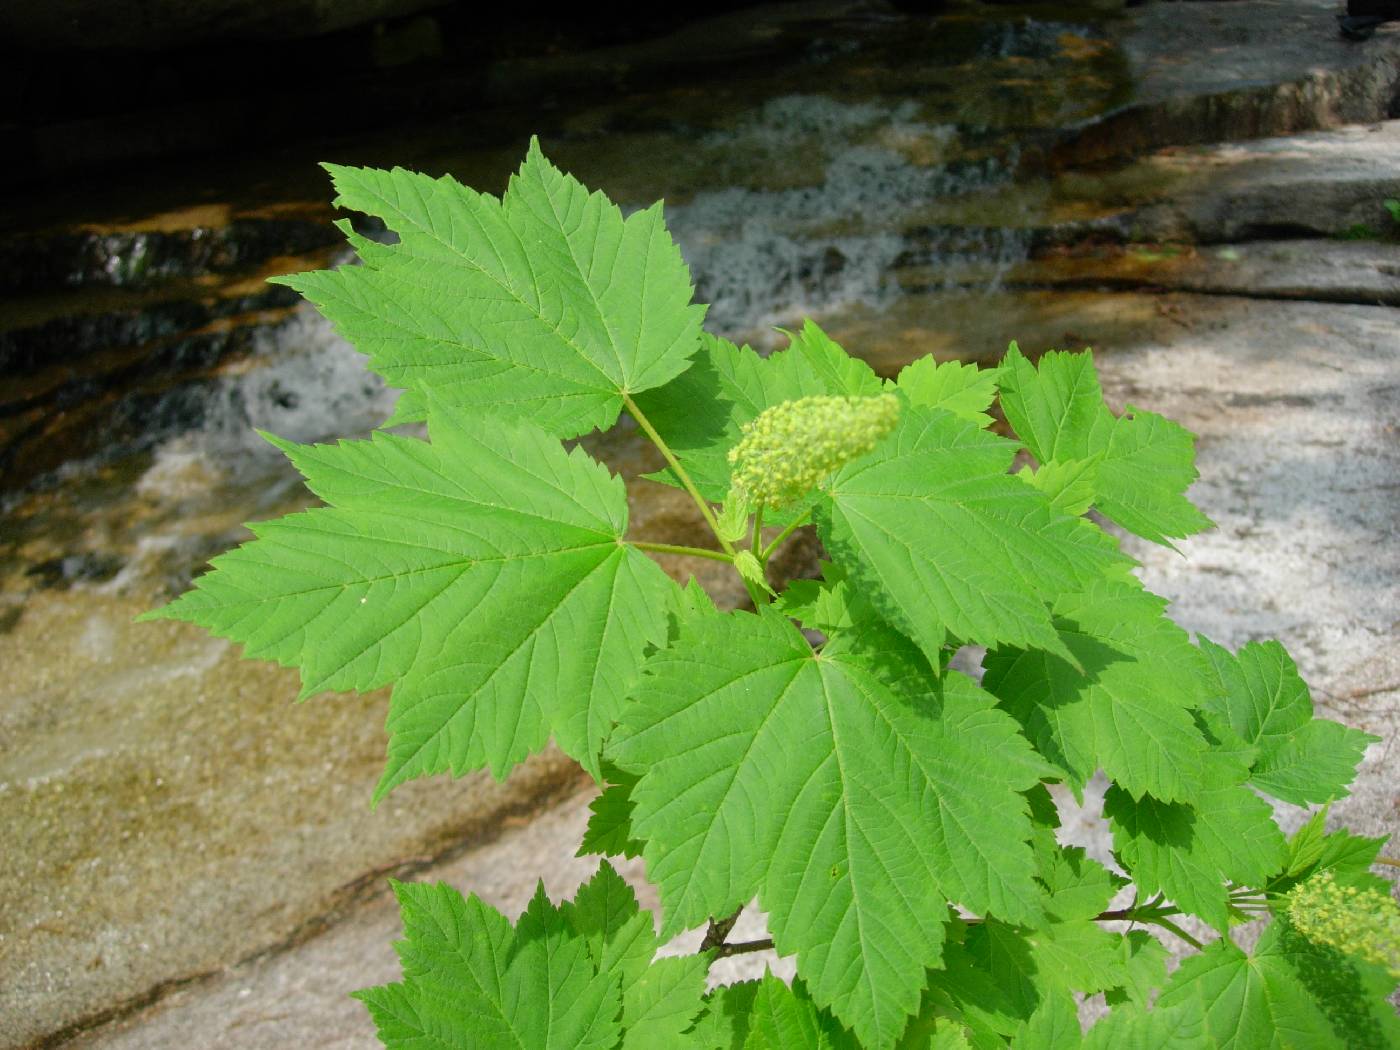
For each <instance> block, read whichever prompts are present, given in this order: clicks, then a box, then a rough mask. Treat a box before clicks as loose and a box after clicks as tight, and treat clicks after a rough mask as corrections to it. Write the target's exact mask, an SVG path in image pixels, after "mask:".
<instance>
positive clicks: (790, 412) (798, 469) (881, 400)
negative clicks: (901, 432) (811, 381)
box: [729, 394, 899, 507]
mask: <svg viewBox="0 0 1400 1050" xmlns="http://www.w3.org/2000/svg"><path fill="white" fill-rule="evenodd" d="M898 421H899V398H897V397H895V396H894V395H893V394H879V395H877V396H875V397H828V396H818V397H804V398H799V399H798V400H796V401H784V402H783V403H782V404H780V405H774V406H773V407H772V408H770V409H767V410H765V411H764V412H761V413H760V414H759V415H758V417H757V418H755V419H753V420H751V421H750V422H748V423H745V424H744V426H743V435H744V436H743V440H741V441H740V442H739V444H737V445H735V446H734V447H733V448H732V449H730V450H729V462H730V463H732V464H734V477H733V491H734V493H735V494H736V495H737V496H738V497H739V498H741V499H745V500H747V501H748V502H749V503H751V504H753V505H755V506H758V505H760V504H761V505H764V506H767V507H780V506H782V505H783V504H785V503H792V502H794V501H795V500H798V499H800V498H801V497H802V496H803V495H804V494H806V493H807V492H809V491H811V490H812V489H814V488H816V486H817V485H818V484H819V483H820V482H821V480H822V479H823V478H825V477H826V476H827V475H829V474H831V473H833V472H834V471H836V470H839V469H840V468H841V467H842V466H844V465H845V464H846V463H849V462H850V461H851V460H853V459H856V458H857V457H859V456H863V455H865V454H866V453H867V452H870V451H872V450H873V449H874V448H875V446H876V445H877V444H878V443H879V442H880V440H881V439H882V438H883V437H885V435H887V434H888V433H889V432H890V431H891V430H893V429H894V426H895V424H896V423H897V422H898Z"/></svg>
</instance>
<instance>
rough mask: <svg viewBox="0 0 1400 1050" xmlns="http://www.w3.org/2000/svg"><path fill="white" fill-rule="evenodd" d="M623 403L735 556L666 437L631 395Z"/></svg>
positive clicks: (623, 397)
mask: <svg viewBox="0 0 1400 1050" xmlns="http://www.w3.org/2000/svg"><path fill="white" fill-rule="evenodd" d="M622 403H623V404H624V405H626V406H627V411H628V412H630V413H631V414H632V418H633V419H635V420H636V421H637V426H639V427H641V428H642V430H643V432H645V434H646V436H647V437H649V438H650V439H651V443H652V444H653V445H655V446H656V447H657V450H658V451H660V453H661V456H662V458H663V459H665V460H666V465H667V466H668V467H670V468H671V472H672V473H673V474H675V475H676V480H677V481H679V482H680V483H681V487H682V488H684V489H685V491H686V492H688V493H689V494H690V498H691V499H692V500H694V501H695V505H696V506H697V507H699V508H700V513H701V514H702V515H703V516H704V518H705V524H706V525H708V526H709V527H710V531H711V532H713V533H714V534H715V539H717V540H719V545H720V546H721V547H723V548H724V553H725V554H728V555H729V556H730V557H731V558H733V556H734V547H733V545H732V544H731V543H730V542H729V541H728V540H726V539H725V538H724V537H723V536H721V535H720V533H719V522H718V521H716V520H715V512H714V511H713V510H711V509H710V505H709V503H707V502H706V501H705V497H704V496H702V495H700V490H699V489H697V488H696V487H695V482H693V481H691V480H690V475H689V474H687V473H686V470H685V467H683V466H681V462H680V460H678V459H677V458H676V456H675V453H673V452H672V451H671V447H670V446H669V445H667V444H666V439H665V438H663V437H662V436H661V435H660V434H658V433H657V432H656V428H655V427H654V426H652V425H651V420H649V419H647V417H646V415H645V414H643V412H642V410H641V409H640V408H638V407H637V402H635V401H633V400H632V398H631V395H629V394H623V395H622Z"/></svg>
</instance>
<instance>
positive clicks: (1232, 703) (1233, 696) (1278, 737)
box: [1200, 638, 1380, 806]
mask: <svg viewBox="0 0 1400 1050" xmlns="http://www.w3.org/2000/svg"><path fill="white" fill-rule="evenodd" d="M1200 643H1201V650H1202V652H1204V653H1205V654H1206V656H1207V657H1208V658H1209V659H1210V662H1211V665H1212V667H1213V669H1214V673H1215V675H1216V678H1217V679H1218V681H1219V684H1220V689H1219V692H1218V694H1217V695H1216V696H1215V697H1213V698H1212V699H1211V700H1210V701H1209V702H1208V706H1209V708H1210V710H1212V711H1214V712H1216V713H1217V714H1219V715H1221V716H1222V717H1224V718H1226V719H1228V721H1229V723H1230V726H1231V728H1232V729H1234V731H1235V732H1236V733H1238V734H1239V735H1240V736H1241V737H1242V738H1243V739H1244V740H1245V741H1246V742H1247V743H1249V744H1251V745H1253V746H1254V747H1255V748H1256V758H1255V760H1254V764H1253V767H1252V769H1251V771H1250V774H1249V779H1250V783H1252V784H1253V785H1254V786H1255V787H1257V788H1258V789H1259V790H1260V791H1263V792H1265V793H1266V794H1269V795H1272V796H1273V797H1274V798H1277V799H1282V800H1283V801H1284V802H1291V803H1293V804H1294V805H1298V806H1306V805H1308V804H1309V803H1313V802H1330V801H1332V800H1333V799H1338V798H1343V797H1345V796H1346V793H1347V786H1348V785H1349V784H1350V783H1351V782H1352V780H1353V778H1354V777H1355V776H1356V766H1357V763H1358V762H1360V761H1361V756H1362V754H1363V753H1364V752H1365V750H1366V745H1367V744H1373V743H1375V742H1376V741H1378V740H1379V739H1380V738H1379V737H1375V736H1371V735H1369V734H1367V733H1362V732H1360V731H1359V730H1355V729H1351V728H1349V727H1347V726H1344V725H1342V724H1341V723H1339V722H1332V721H1329V720H1327V719H1324V718H1314V717H1313V715H1312V712H1313V707H1312V698H1311V697H1310V696H1309V695H1308V687H1307V685H1306V684H1305V683H1304V682H1303V679H1302V678H1301V677H1299V675H1298V670H1297V668H1296V667H1294V665H1293V661H1292V660H1291V659H1289V656H1288V653H1287V651H1285V650H1284V648H1283V646H1282V645H1280V644H1279V643H1278V642H1250V643H1249V644H1247V645H1245V646H1244V647H1243V648H1241V649H1240V651H1239V652H1238V653H1236V654H1235V655H1233V656H1232V655H1230V653H1229V652H1228V651H1226V650H1225V649H1222V648H1221V647H1220V646H1218V645H1216V644H1215V643H1213V642H1211V641H1209V640H1207V639H1205V638H1201V639H1200Z"/></svg>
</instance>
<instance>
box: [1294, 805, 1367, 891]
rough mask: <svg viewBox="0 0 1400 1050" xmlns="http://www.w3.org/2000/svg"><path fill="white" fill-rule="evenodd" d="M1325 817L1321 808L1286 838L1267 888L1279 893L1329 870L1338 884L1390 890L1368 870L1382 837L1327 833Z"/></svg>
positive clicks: (1336, 832) (1325, 811) (1338, 832)
mask: <svg viewBox="0 0 1400 1050" xmlns="http://www.w3.org/2000/svg"><path fill="white" fill-rule="evenodd" d="M1326 821H1327V810H1326V808H1323V809H1321V810H1319V811H1318V812H1317V813H1315V814H1314V815H1313V817H1312V819H1311V820H1309V821H1308V822H1307V823H1306V824H1304V825H1303V826H1302V827H1301V828H1299V829H1298V831H1297V833H1296V834H1294V836H1293V838H1292V839H1290V840H1289V843H1288V853H1287V856H1286V857H1285V859H1284V864H1283V870H1282V872H1281V873H1280V874H1279V875H1278V876H1277V877H1276V878H1274V879H1272V880H1270V882H1269V885H1268V890H1269V892H1270V893H1271V894H1274V895H1276V896H1281V895H1282V894H1284V893H1287V892H1288V891H1289V890H1290V889H1292V888H1293V887H1294V886H1296V885H1298V883H1300V882H1302V881H1303V880H1305V879H1309V878H1311V877H1312V876H1314V875H1320V874H1323V873H1329V874H1331V876H1332V877H1333V878H1334V879H1335V880H1336V881H1337V883H1338V884H1339V885H1342V886H1355V887H1356V888H1357V889H1361V890H1377V891H1379V892H1381V893H1388V892H1390V883H1388V882H1387V881H1386V880H1385V879H1382V878H1381V877H1379V876H1378V875H1373V874H1372V873H1371V866H1372V865H1373V864H1375V862H1376V857H1377V856H1378V855H1379V854H1380V851H1381V847H1382V846H1384V845H1385V841H1386V840H1385V839H1383V838H1367V837H1365V836H1363V835H1353V834H1351V833H1350V832H1348V831H1345V830H1338V831H1333V832H1331V833H1328V832H1327V831H1326V830H1325V826H1326Z"/></svg>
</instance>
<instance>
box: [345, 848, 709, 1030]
mask: <svg viewBox="0 0 1400 1050" xmlns="http://www.w3.org/2000/svg"><path fill="white" fill-rule="evenodd" d="M394 892H395V894H396V895H397V897H398V899H399V906H400V909H401V911H402V914H403V921H404V940H403V941H401V942H400V943H399V944H398V946H397V948H398V953H399V958H400V959H401V960H402V963H403V970H404V979H403V981H401V982H399V983H396V984H390V985H385V986H382V987H378V988H370V989H366V990H365V991H361V992H357V993H356V998H358V999H360V1000H361V1001H363V1002H364V1003H365V1005H366V1006H368V1007H369V1010H370V1014H371V1016H372V1017H373V1018H374V1020H375V1023H376V1025H377V1026H378V1029H379V1036H380V1039H382V1040H383V1041H384V1043H385V1045H386V1046H388V1047H389V1048H390V1050H424V1048H431V1047H444V1048H453V1050H457V1048H468V1050H470V1048H474V1047H480V1048H482V1050H497V1048H500V1047H518V1048H520V1050H575V1048H578V1050H614V1048H620V1050H651V1048H653V1047H659V1046H667V1045H673V1044H677V1043H678V1042H679V1040H680V1038H681V1034H682V1033H683V1032H685V1031H686V1030H687V1029H688V1028H690V1026H691V1025H692V1024H693V1022H694V1021H695V1019H696V1017H697V1016H698V1015H699V1014H700V1012H701V1010H702V1009H703V1008H704V1001H703V998H702V997H703V995H704V992H705V972H706V970H707V969H708V967H709V957H708V956H705V955H691V956H683V957H671V958H662V959H657V958H655V956H656V951H657V949H658V948H659V947H660V942H659V941H658V940H657V937H656V933H655V930H654V929H653V926H652V920H651V915H650V914H649V913H647V912H644V911H640V910H639V909H638V907H637V899H636V896H635V894H633V892H632V889H631V887H630V886H628V885H627V884H626V883H625V882H623V881H622V879H621V877H620V876H618V874H617V872H616V871H614V870H613V868H612V867H611V866H610V865H608V864H607V863H606V862H605V863H603V864H601V865H600V866H599V868H598V871H597V873H596V874H595V875H594V876H593V878H592V879H590V880H589V881H588V882H587V883H585V884H584V885H583V886H582V887H581V888H580V889H579V891H578V893H577V895H576V896H575V897H574V899H573V900H572V901H570V902H566V903H565V904H563V905H561V906H558V907H556V906H555V905H553V904H551V903H550V901H549V899H548V898H547V897H546V896H545V893H544V887H543V885H541V886H540V887H539V889H538V890H537V891H536V893H535V896H534V898H533V899H532V900H531V901H530V905H529V907H528V908H527V909H526V911H525V914H524V915H522V916H521V917H520V920H519V921H518V922H517V923H516V924H515V925H514V927H512V926H511V924H510V923H509V922H508V921H507V920H506V919H505V917H504V916H502V915H501V914H500V913H499V912H498V911H496V909H494V908H492V907H491V906H490V905H489V904H486V903H485V902H483V901H482V900H480V899H479V898H477V897H476V896H471V897H468V898H466V899H463V898H462V895H461V894H459V893H458V892H457V891H456V890H454V889H452V888H451V887H450V886H447V885H446V884H443V883H438V884H436V885H426V884H423V885H419V884H412V883H395V884H394Z"/></svg>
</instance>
